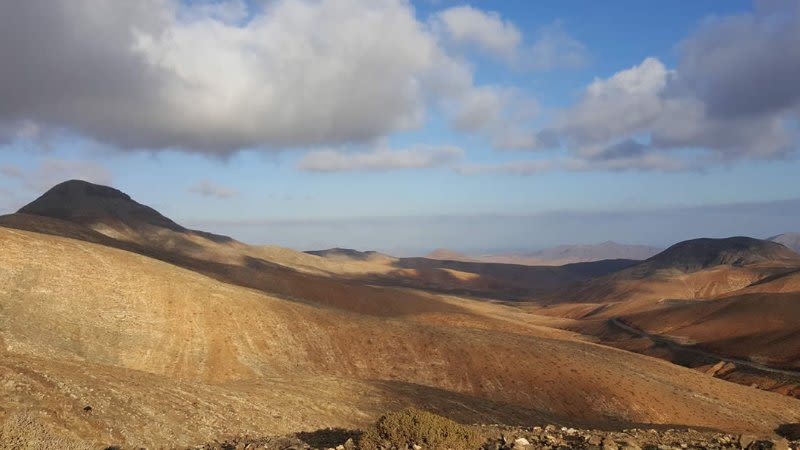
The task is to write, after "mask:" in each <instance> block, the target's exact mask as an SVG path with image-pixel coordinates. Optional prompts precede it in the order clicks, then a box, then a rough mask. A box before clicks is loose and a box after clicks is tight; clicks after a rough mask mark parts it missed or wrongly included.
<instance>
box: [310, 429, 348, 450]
mask: <svg viewBox="0 0 800 450" xmlns="http://www.w3.org/2000/svg"><path fill="white" fill-rule="evenodd" d="M297 437H298V439H300V440H301V441H303V442H305V443H306V444H308V445H310V446H311V447H313V448H336V446H338V445H342V444H344V443H345V442H347V440H348V439H352V440H353V442H358V438H359V437H361V431H359V430H346V429H344V428H323V429H319V430H316V431H301V432H299V433H297Z"/></svg>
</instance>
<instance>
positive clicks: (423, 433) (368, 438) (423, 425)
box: [359, 408, 482, 450]
mask: <svg viewBox="0 0 800 450" xmlns="http://www.w3.org/2000/svg"><path fill="white" fill-rule="evenodd" d="M481 443H482V439H481V437H480V436H479V435H478V433H477V432H476V431H475V430H474V429H472V428H470V427H467V426H464V425H461V424H458V423H456V422H453V421H452V420H450V419H448V418H446V417H442V416H439V415H436V414H433V413H430V412H427V411H421V410H418V409H414V408H409V409H404V410H402V411H397V412H393V413H389V414H386V415H384V416H381V418H380V419H378V421H377V422H376V423H375V425H373V426H372V427H370V428H369V429H368V430H367V431H365V432H364V434H363V435H361V439H360V440H359V447H360V448H361V449H362V450H379V449H384V450H389V449H395V450H405V449H408V448H411V446H412V445H419V446H421V447H423V448H425V449H431V450H448V449H449V450H474V449H477V448H479V447H480V444H481Z"/></svg>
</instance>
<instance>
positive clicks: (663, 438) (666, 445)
mask: <svg viewBox="0 0 800 450" xmlns="http://www.w3.org/2000/svg"><path fill="white" fill-rule="evenodd" d="M476 428H477V430H478V432H479V433H480V434H481V435H482V436H483V437H485V443H484V444H483V445H482V446H481V448H480V449H478V448H476V449H474V450H540V449H541V450H559V449H585V450H690V449H698V450H699V449H709V450H722V449H747V450H800V439H798V440H793V441H790V440H788V439H786V438H783V437H779V436H777V435H773V436H756V435H746V434H745V435H738V434H726V433H714V432H706V431H697V430H690V429H688V430H687V429H683V430H673V429H669V430H653V429H651V430H645V429H626V430H622V431H601V430H583V429H574V428H565V427H556V426H553V425H547V426H544V427H539V426H536V427H533V428H512V427H503V426H489V425H482V426H478V427H476ZM358 435H359V432H356V431H344V430H320V431H316V432H314V433H299V434H295V435H291V436H283V437H274V438H259V439H248V438H242V439H233V440H228V441H224V442H217V443H213V444H207V445H202V446H199V447H192V449H197V450H200V449H202V450H316V449H319V450H357V449H358V448H359V447H358ZM790 437H793V436H790ZM425 448H426V447H425V446H424V445H422V443H411V444H410V445H409V446H408V447H407V448H403V449H394V448H393V449H386V450H412V449H413V450H422V449H425ZM459 450H460V449H459ZM464 450H466V449H464Z"/></svg>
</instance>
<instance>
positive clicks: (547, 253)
mask: <svg viewBox="0 0 800 450" xmlns="http://www.w3.org/2000/svg"><path fill="white" fill-rule="evenodd" d="M661 250H662V249H660V248H657V247H649V246H644V245H628V244H618V243H616V242H611V241H608V242H603V243H602V244H596V245H562V246H558V247H553V248H547V249H543V250H537V251H534V252H513V253H500V254H484V255H465V254H463V253H458V252H454V251H451V250H447V249H437V250H434V251H433V252H431V253H429V254H428V255H426V256H425V257H426V258H431V259H442V260H452V261H469V262H487V263H500V264H524V265H530V266H561V265H564V264H573V263H582V262H594V261H602V260H606V259H616V260H644V259H647V258H649V257H651V256H653V255H655V254H656V253H658V252H660V251H661Z"/></svg>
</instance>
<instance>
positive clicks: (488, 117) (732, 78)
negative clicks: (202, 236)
mask: <svg viewBox="0 0 800 450" xmlns="http://www.w3.org/2000/svg"><path fill="white" fill-rule="evenodd" d="M798 49H800V1H797V0H759V1H755V2H751V1H744V0H727V1H721V0H715V1H708V0H694V1H692V2H641V1H638V0H636V1H634V0H615V1H609V2H589V1H579V0H563V1H556V0H542V1H535V2H533V1H529V0H476V1H471V2H461V1H451V0H418V1H414V2H411V1H406V0H294V1H289V0H248V1H245V0H231V1H217V0H196V1H189V0H184V1H178V0H141V1H137V2H110V1H106V0H71V1H56V2H53V1H52V0H26V1H25V2H15V1H0V213H10V212H13V211H15V210H16V209H18V208H19V207H21V206H22V205H24V204H26V203H28V202H29V201H31V200H33V199H34V198H36V197H37V196H38V195H41V193H43V192H44V191H46V190H47V189H48V188H49V187H51V186H53V185H54V184H56V183H58V182H61V181H64V180H67V179H73V178H78V179H85V180H87V181H92V182H96V183H101V184H106V185H112V186H114V187H116V188H118V189H120V190H122V191H124V192H126V193H128V194H129V195H131V196H132V197H133V198H134V199H136V200H137V201H139V202H141V203H144V204H147V205H149V206H152V207H154V208H156V209H158V210H159V211H160V212H162V213H163V214H164V215H166V216H168V217H170V218H172V219H173V220H175V221H177V222H178V223H180V224H182V225H184V226H187V227H191V228H196V229H202V230H206V231H211V232H215V233H220V234H226V235H230V236H233V237H234V238H237V239H240V240H243V241H245V242H248V243H253V244H272V245H282V246H288V247H292V248H297V249H301V250H308V249H318V248H328V247H334V246H338V247H348V248H356V249H361V250H367V249H375V250H381V251H387V252H390V253H394V254H398V255H409V254H422V253H425V252H427V251H430V250H432V249H434V248H441V247H446V248H449V249H453V250H458V251H464V252H469V253H484V252H496V251H517V250H533V249H539V248H544V247H549V246H555V245H562V244H592V243H599V242H603V241H607V240H613V241H617V242H623V243H631V244H646V245H657V246H666V245H669V244H672V243H674V242H677V241H680V240H685V239H690V238H695V237H701V236H705V237H724V236H733V235H749V236H755V237H768V236H771V235H775V234H779V233H783V232H788V231H800V183H799V182H798V174H800V159H799V158H798V153H799V152H798V149H799V148H800V145H799V144H800V126H799V125H800V123H799V122H800V82H798V80H800V50H798Z"/></svg>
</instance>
